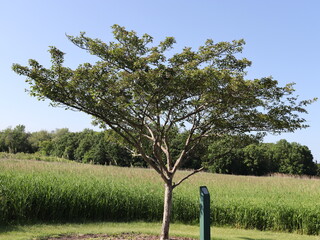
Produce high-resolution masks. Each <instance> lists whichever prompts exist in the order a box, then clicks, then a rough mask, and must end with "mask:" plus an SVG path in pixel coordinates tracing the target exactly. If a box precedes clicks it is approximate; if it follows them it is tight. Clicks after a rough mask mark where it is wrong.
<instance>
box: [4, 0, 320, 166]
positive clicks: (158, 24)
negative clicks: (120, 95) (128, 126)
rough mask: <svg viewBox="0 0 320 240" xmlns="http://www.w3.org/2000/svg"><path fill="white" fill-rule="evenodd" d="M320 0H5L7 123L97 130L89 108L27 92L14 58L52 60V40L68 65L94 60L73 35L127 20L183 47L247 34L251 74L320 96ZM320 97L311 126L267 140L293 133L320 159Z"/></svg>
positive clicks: (103, 32) (95, 33)
mask: <svg viewBox="0 0 320 240" xmlns="http://www.w3.org/2000/svg"><path fill="white" fill-rule="evenodd" d="M319 12H320V1H317V0H304V1H303V0H301V1H295V0H291V1H289V0H282V1H279V0H260V1H258V0H242V1H239V0H219V1H218V0H161V1H160V0H159V1H158V0H153V1H150V0H149V1H148V0H134V1H133V0H90V1H83V0H78V1H75V0H74V1H73V0H67V1H66V0H39V1H37V0H29V1H25V0H20V1H18V0H10V1H9V0H6V1H5V0H0V34H1V35H0V110H1V114H0V129H4V128H7V127H9V126H12V127H14V126H16V125H18V124H23V125H25V126H26V127H27V130H28V131H38V130H42V129H46V130H54V129H56V128H63V127H67V128H69V129H70V130H71V131H81V130H83V129H84V128H93V127H92V125H91V118H90V116H87V115H86V114H84V113H79V112H72V111H70V110H69V111H66V110H64V109H61V108H53V107H49V102H47V101H44V102H40V101H37V99H35V98H32V97H30V96H29V95H28V94H27V93H26V92H25V88H27V87H28V86H27V84H26V83H25V82H24V77H21V76H18V75H16V74H15V73H13V72H12V70H11V65H12V63H20V64H23V65H26V64H27V61H28V59H30V58H33V59H36V60H38V61H39V62H40V63H41V64H43V65H45V66H49V64H50V58H49V54H48V52H47V50H48V46H52V45H54V46H57V47H58V48H60V49H61V50H62V51H64V52H66V53H67V55H66V64H67V65H68V66H71V67H76V66H77V65H78V64H80V63H82V62H87V61H92V60H93V58H92V57H90V56H89V55H88V54H87V53H85V52H83V51H82V50H80V49H78V48H77V47H75V46H74V45H73V44H71V43H70V42H69V41H68V40H67V38H66V36H65V34H70V35H77V34H78V33H79V32H80V31H85V32H87V35H88V36H90V37H97V38H101V39H103V40H105V41H107V42H108V41H111V40H112V34H111V29H110V26H111V25H113V24H119V25H122V26H125V27H126V28H127V29H129V30H135V31H136V32H137V33H138V34H141V35H142V34H144V33H148V34H150V35H152V36H153V37H154V39H155V42H158V41H161V40H162V39H163V38H164V37H166V36H174V37H175V38H176V40H177V44H176V48H177V50H179V49H181V48H183V47H184V46H190V47H194V48H197V47H198V46H199V45H201V44H203V43H204V41H205V40H206V39H208V38H211V39H213V40H214V41H216V42H217V41H231V40H234V39H241V38H243V39H245V41H246V43H247V44H246V46H245V48H244V51H243V57H246V58H248V59H250V60H251V61H252V62H253V64H252V67H250V68H249V69H247V70H248V75H247V78H248V79H252V78H261V77H265V76H273V77H274V78H275V79H277V80H278V81H279V84H280V85H284V84H286V83H289V82H295V83H296V85H295V88H296V90H297V91H296V94H297V95H299V96H300V99H310V98H313V97H320V81H319V69H320V66H319V65H320V64H319V63H320V58H319V56H320V31H319V26H320V14H319ZM319 104H320V101H318V102H316V103H314V104H313V105H312V106H309V107H308V111H309V114H308V115H304V116H303V117H304V118H305V119H306V120H307V124H309V125H311V127H310V128H308V129H304V130H299V131H296V132H295V133H290V134H282V135H280V136H268V137H266V139H265V142H275V141H277V140H279V139H283V138H284V139H287V140H288V141H290V142H298V143H301V144H303V145H307V146H308V147H309V148H310V149H311V151H312V153H313V155H314V158H315V160H318V161H320V143H319V139H320V121H319V117H320V111H319V106H320V105H319Z"/></svg>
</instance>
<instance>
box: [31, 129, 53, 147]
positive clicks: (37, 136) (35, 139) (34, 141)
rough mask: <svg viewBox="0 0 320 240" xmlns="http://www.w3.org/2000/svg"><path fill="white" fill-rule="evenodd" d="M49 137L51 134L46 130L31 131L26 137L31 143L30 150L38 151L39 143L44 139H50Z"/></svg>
mask: <svg viewBox="0 0 320 240" xmlns="http://www.w3.org/2000/svg"><path fill="white" fill-rule="evenodd" d="M51 138H52V135H51V134H50V133H49V132H48V131H46V130H41V131H38V132H33V133H31V134H30V135H29V137H28V142H29V143H30V145H31V148H32V152H37V151H39V149H40V146H41V143H42V142H44V141H50V140H51Z"/></svg>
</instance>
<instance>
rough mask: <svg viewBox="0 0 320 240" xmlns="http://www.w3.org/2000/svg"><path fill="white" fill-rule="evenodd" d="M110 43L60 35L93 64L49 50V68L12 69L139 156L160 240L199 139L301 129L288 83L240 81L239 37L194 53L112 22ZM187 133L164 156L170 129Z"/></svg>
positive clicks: (301, 107)
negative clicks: (154, 201)
mask: <svg viewBox="0 0 320 240" xmlns="http://www.w3.org/2000/svg"><path fill="white" fill-rule="evenodd" d="M112 28H113V34H114V38H115V40H116V41H115V42H109V43H105V42H103V41H101V40H100V39H92V38H89V37H87V36H86V34H85V33H83V32H82V33H80V35H79V36H78V37H74V36H67V37H68V38H69V40H70V41H71V42H72V43H74V44H75V45H76V46H78V47H79V48H81V49H83V50H85V51H88V52H89V53H90V54H92V55H95V56H97V57H98V58H99V60H98V61H97V62H96V63H95V64H90V63H84V64H81V65H79V67H78V68H76V69H74V70H73V69H70V68H68V67H65V66H63V62H64V53H63V52H62V51H60V50H59V49H57V48H56V47H50V50H49V52H50V54H51V60H52V66H51V67H50V68H45V67H44V66H42V65H40V64H39V63H38V62H37V61H36V60H29V66H21V65H19V64H14V65H13V70H14V71H15V72H16V73H17V74H20V75H24V76H26V77H27V80H26V81H27V82H28V83H29V84H30V90H29V91H30V94H31V95H32V96H35V97H38V98H39V99H50V100H51V101H52V104H53V106H63V107H67V108H70V109H73V110H78V111H82V112H85V113H87V114H89V115H91V116H93V117H94V118H95V119H96V120H95V122H96V124H99V125H100V126H101V127H102V128H111V129H113V130H114V131H115V132H116V133H117V134H118V135H119V136H120V137H121V138H122V139H123V140H124V141H125V142H126V143H127V145H128V148H130V149H131V150H132V151H134V152H135V153H136V154H137V155H140V156H141V157H142V158H143V159H144V161H146V162H147V163H148V164H149V165H150V166H151V167H152V168H153V169H154V170H155V171H156V172H157V173H158V174H159V176H160V177H161V178H162V180H163V181H164V184H165V193H164V212H163V224H162V231H161V239H168V238H169V223H170V214H171V206H172V193H173V190H174V188H176V187H177V186H179V185H180V184H181V183H182V182H183V181H185V180H186V179H187V178H188V177H190V176H191V175H193V174H195V173H197V172H199V171H201V170H202V169H203V168H199V169H195V170H194V171H193V172H192V173H190V174H189V175H187V176H185V177H184V178H182V179H180V180H178V181H174V176H175V173H176V172H177V170H178V169H179V168H180V167H181V165H182V164H183V162H184V160H185V159H186V158H187V156H188V155H189V154H190V153H191V152H192V150H193V149H194V148H195V147H196V146H197V145H198V144H199V143H200V142H201V140H202V139H204V138H206V137H208V136H212V135H223V134H238V133H245V132H251V131H262V132H273V133H281V132H286V131H290V132H292V131H294V130H296V129H298V128H305V127H307V126H306V125H304V122H305V120H304V119H303V118H301V117H300V116H299V113H306V109H305V107H306V106H307V105H308V104H310V103H311V102H312V101H313V100H304V101H298V99H297V97H295V96H293V92H294V88H293V84H287V85H286V86H284V87H280V86H278V82H277V81H276V80H274V79H272V78H271V77H265V78H262V79H254V80H246V79H245V71H244V70H245V69H246V67H248V66H250V65H251V62H250V61H249V60H247V59H245V58H242V59H238V58H237V57H236V56H238V54H239V53H240V52H241V51H242V48H243V45H244V43H245V42H244V40H238V41H232V42H219V43H214V42H213V40H207V41H206V42H205V44H204V45H203V46H200V47H199V49H198V50H192V49H191V48H188V47H185V48H184V49H183V50H182V51H181V52H180V53H172V54H171V57H167V55H168V54H167V51H168V50H170V49H172V48H173V44H174V43H175V39H174V38H173V37H167V38H166V39H165V40H164V41H162V42H160V43H159V44H158V45H155V46H151V44H152V42H153V38H152V37H151V36H150V35H148V34H144V35H143V36H142V37H139V36H138V35H137V34H136V33H135V32H134V31H127V30H126V29H125V28H124V27H120V26H118V25H114V26H113V27H112ZM174 128H178V129H183V131H186V132H187V137H186V138H185V142H184V145H183V147H182V149H181V151H180V154H179V155H178V156H177V157H176V158H175V159H174V158H173V157H172V154H171V148H170V146H171V141H172V139H171V138H170V134H171V130H172V129H174Z"/></svg>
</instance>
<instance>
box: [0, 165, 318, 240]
mask: <svg viewBox="0 0 320 240" xmlns="http://www.w3.org/2000/svg"><path fill="white" fill-rule="evenodd" d="M186 174H187V172H184V171H181V172H179V173H178V176H177V180H179V178H181V177H183V176H185V175H186ZM202 185H206V186H207V187H208V189H209V192H210V197H211V220H212V224H213V225H215V226H233V227H237V228H255V229H260V230H275V231H288V232H298V233H302V234H319V233H320V200H319V199H320V180H317V179H296V178H289V177H248V176H230V175H219V174H211V173H199V174H197V175H195V176H193V177H191V178H190V179H188V180H187V181H185V182H184V183H183V184H181V185H180V186H179V187H177V188H176V189H175V190H174V200H173V218H172V220H173V221H176V222H182V223H191V224H196V223H198V220H199V219H198V217H199V186H202ZM162 205H163V183H162V181H161V179H160V177H159V176H158V175H157V174H156V173H155V172H154V171H153V170H151V169H138V168H119V167H110V166H97V165H85V164H79V163H74V162H72V163H68V162H59V163H58V162H43V161H33V160H13V159H0V225H7V224H17V223H38V222H60V223H61V222H82V221H114V222H115V221H131V220H135V221H136V220H141V221H161V219H162Z"/></svg>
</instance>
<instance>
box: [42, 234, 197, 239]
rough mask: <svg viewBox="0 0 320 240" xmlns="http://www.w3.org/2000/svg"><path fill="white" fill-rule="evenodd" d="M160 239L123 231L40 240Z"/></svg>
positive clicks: (60, 236)
mask: <svg viewBox="0 0 320 240" xmlns="http://www.w3.org/2000/svg"><path fill="white" fill-rule="evenodd" d="M78 239H80V240H158V239H159V236H155V235H146V234H140V233H121V234H116V235H110V234H73V235H59V236H55V237H46V238H41V239H39V240H78ZM170 239H171V240H196V239H193V238H187V237H170Z"/></svg>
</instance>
